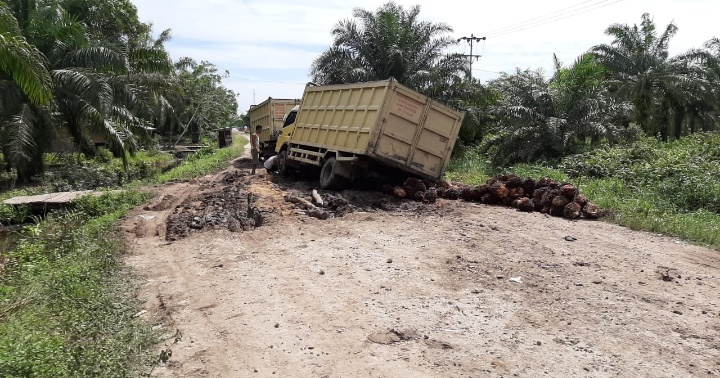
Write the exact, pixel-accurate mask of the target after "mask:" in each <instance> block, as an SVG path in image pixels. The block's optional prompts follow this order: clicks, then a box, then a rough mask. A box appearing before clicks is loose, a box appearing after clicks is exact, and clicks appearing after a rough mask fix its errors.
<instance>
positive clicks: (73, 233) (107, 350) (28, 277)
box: [0, 137, 246, 378]
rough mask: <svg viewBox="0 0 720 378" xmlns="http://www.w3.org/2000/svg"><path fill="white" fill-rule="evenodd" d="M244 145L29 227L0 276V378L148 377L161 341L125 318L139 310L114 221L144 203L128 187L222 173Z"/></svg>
mask: <svg viewBox="0 0 720 378" xmlns="http://www.w3.org/2000/svg"><path fill="white" fill-rule="evenodd" d="M245 144H246V140H245V139H244V138H242V137H239V138H237V139H236V140H235V141H234V144H233V146H232V147H230V148H225V149H221V150H218V149H215V148H208V149H206V150H204V151H202V152H201V153H198V154H195V155H194V156H193V157H192V158H190V159H187V160H186V162H185V163H184V164H182V165H181V166H178V167H176V168H174V169H173V170H170V171H168V172H166V173H165V174H161V175H157V176H155V177H153V178H150V179H146V180H144V181H141V180H136V181H135V182H133V183H132V184H131V185H125V189H127V190H125V191H123V192H120V193H111V192H108V193H106V194H103V195H102V196H99V197H91V196H86V197H82V198H80V199H79V200H78V203H77V206H76V208H75V209H74V210H72V211H63V212H59V213H54V214H50V215H49V216H48V217H47V218H46V219H45V220H43V221H42V222H40V223H39V224H37V225H34V226H30V227H28V228H27V229H26V230H25V231H24V232H23V235H22V236H21V237H20V240H19V241H17V243H18V244H17V246H16V247H15V248H14V249H13V250H11V251H9V252H7V255H6V256H7V257H9V259H10V260H9V261H10V262H9V263H8V264H7V265H5V267H4V269H3V270H2V271H0V376H2V377H3V378H4V377H53V378H54V377H140V376H147V374H148V372H149V371H151V369H152V367H153V366H154V364H155V363H156V361H157V356H156V355H154V350H155V345H156V344H157V342H158V341H160V340H161V338H162V337H163V335H161V334H159V331H153V330H152V328H151V325H150V324H147V323H145V322H143V321H141V320H140V319H138V318H136V317H135V316H134V314H136V313H137V312H138V310H139V308H140V304H139V303H138V302H137V301H136V300H133V299H132V298H131V296H130V295H129V293H131V292H132V291H134V290H135V287H134V285H133V279H132V277H131V274H130V272H128V270H127V269H126V267H125V265H124V262H123V255H124V254H125V252H126V250H127V246H125V245H124V243H123V239H122V237H121V235H120V234H119V230H117V223H118V221H119V220H120V219H121V218H122V217H123V216H124V215H125V213H126V212H127V211H128V210H129V209H131V208H133V207H135V206H138V205H140V204H142V203H144V202H145V201H147V199H148V198H149V196H150V194H148V193H144V192H142V191H140V190H137V188H136V189H132V188H135V187H138V186H140V185H142V184H143V183H144V182H148V181H152V182H167V181H170V180H178V179H191V178H195V177H199V176H202V175H204V174H207V173H209V172H212V171H215V170H218V169H222V168H225V167H227V165H228V161H229V160H231V159H234V158H236V157H238V156H239V155H240V154H241V153H242V151H243V147H244V145H245ZM32 190H34V189H30V190H25V191H12V192H5V193H2V194H0V198H7V197H11V196H14V195H22V194H29V193H30V192H31V191H32ZM0 211H2V208H0ZM1 214H2V213H1V212H0V216H1Z"/></svg>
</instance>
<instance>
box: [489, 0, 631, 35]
mask: <svg viewBox="0 0 720 378" xmlns="http://www.w3.org/2000/svg"><path fill="white" fill-rule="evenodd" d="M608 1H611V0H603V1H601V2H599V3H596V4H592V5H589V6H587V7H583V8H580V9H575V10H574V11H572V12H568V13H563V14H559V15H557V16H555V17H552V18H549V19H546V20H542V21H538V22H535V23H531V24H527V25H523V26H521V27H518V28H515V29H510V30H507V31H503V32H498V33H494V34H492V35H488V37H492V38H497V37H500V36H503V35H507V34H512V33H517V32H519V31H523V30H527V29H531V28H535V27H538V26H543V25H548V24H551V23H554V22H557V21H560V20H564V19H566V18H570V17H573V16H577V15H579V14H583V13H587V12H590V11H593V10H596V9H600V8H605V7H607V6H610V5H613V4H616V3H619V2H621V1H623V0H616V1H613V2H611V3H608V4H603V3H606V2H608ZM600 4H603V5H600Z"/></svg>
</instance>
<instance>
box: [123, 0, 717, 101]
mask: <svg viewBox="0 0 720 378" xmlns="http://www.w3.org/2000/svg"><path fill="white" fill-rule="evenodd" d="M385 2H386V1H380V0H364V1H362V2H359V1H346V0H324V1H322V2H320V1H310V0H295V1H292V2H290V1H282V0H262V1H260V0H206V1H197V0H193V1H190V0H133V3H134V4H135V5H136V6H137V8H138V13H139V16H140V19H141V21H144V22H150V23H152V24H153V30H154V31H155V33H159V32H160V31H162V30H164V29H172V35H173V38H172V40H171V41H170V42H168V43H167V44H166V47H167V49H168V50H169V52H170V54H171V56H172V58H173V59H175V60H176V59H179V58H180V57H183V56H190V57H192V58H194V59H195V60H197V61H202V60H207V61H210V62H212V63H214V64H215V65H216V66H217V67H218V69H219V70H220V71H221V72H222V71H224V70H228V71H229V72H230V77H228V78H227V79H225V80H224V84H225V86H227V87H228V88H230V89H232V90H234V91H235V92H236V93H237V94H238V104H239V111H240V112H245V111H247V109H248V108H249V107H250V105H251V104H253V103H258V102H261V101H263V100H265V99H267V98H268V97H270V96H271V97H275V98H300V97H302V91H303V88H304V85H305V83H306V82H307V81H309V80H310V78H309V70H310V65H311V63H312V61H313V59H315V58H316V57H317V56H318V55H319V54H320V53H321V52H322V51H323V50H324V49H326V48H327V47H328V46H329V45H330V44H331V43H332V38H331V35H330V30H331V29H332V27H333V26H334V25H335V24H337V22H338V21H339V20H341V19H345V18H350V16H351V14H352V10H353V8H356V7H361V8H364V9H368V10H375V9H376V8H378V7H379V6H380V5H382V4H383V3H385ZM395 2H396V3H397V4H401V5H403V6H405V7H410V6H412V5H416V4H417V5H420V6H421V12H420V18H421V19H423V20H428V21H434V22H444V23H446V24H448V25H450V26H451V27H452V28H453V29H454V33H453V36H454V37H456V38H459V37H463V36H470V34H471V33H472V34H474V35H475V36H488V38H487V40H486V41H484V42H479V43H478V44H476V45H475V47H474V51H473V53H474V54H477V53H481V54H482V55H483V56H482V58H481V59H480V60H479V61H476V62H474V63H473V71H474V72H473V74H474V76H475V77H478V78H480V79H482V80H490V79H493V78H495V77H497V76H498V73H499V72H512V71H514V69H515V67H520V68H523V69H525V68H533V69H534V68H544V69H545V70H546V71H547V72H549V73H550V72H551V70H552V67H553V66H552V56H553V53H555V54H557V56H558V58H559V59H560V60H561V61H562V62H565V63H570V62H572V61H573V60H574V59H575V58H576V57H577V56H578V55H580V54H581V53H582V52H584V51H585V50H587V49H588V48H589V47H591V46H593V45H596V44H599V43H608V42H610V40H609V38H608V37H607V36H605V35H604V33H603V32H604V30H605V29H606V28H607V27H608V26H609V25H610V24H613V23H623V24H625V23H627V24H631V25H632V24H634V23H639V22H640V16H641V15H642V14H643V13H650V14H651V15H652V16H653V17H654V19H655V22H656V24H657V25H658V26H659V27H661V28H664V27H665V26H666V25H667V24H668V23H669V22H671V21H674V22H675V24H676V25H677V26H678V27H679V32H678V34H677V36H676V37H675V38H674V39H673V40H672V42H671V45H670V48H671V52H672V53H678V52H682V51H685V50H687V49H689V48H692V47H700V45H701V44H702V43H703V42H705V41H707V40H709V39H710V38H712V37H716V36H717V37H720V30H718V29H716V28H715V25H716V20H715V18H716V15H717V14H718V11H720V2H718V0H654V1H653V0H575V1H568V0H552V1H551V0H544V1H543V0H514V1H474V2H467V1H466V0H443V1H437V0H436V1H429V0H415V1H405V0H396V1H395ZM544 15H547V16H545V17H542V16H544ZM526 21H527V22H526ZM469 47H470V46H469V45H468V44H467V43H460V44H458V45H457V46H456V47H455V48H453V49H452V50H451V51H452V52H461V53H465V54H469V53H470V49H469Z"/></svg>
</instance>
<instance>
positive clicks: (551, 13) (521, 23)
mask: <svg viewBox="0 0 720 378" xmlns="http://www.w3.org/2000/svg"><path fill="white" fill-rule="evenodd" d="M593 1H596V0H586V1H583V2H582V3H578V4H575V5H571V6H569V7H566V8H562V9H559V10H556V11H554V12H550V13H547V14H544V15H542V16H538V17H535V18H531V19H528V20H525V21H522V22H518V23H517V24H512V25H508V26H505V27H502V28H499V29H494V30H490V31H488V32H486V33H485V35H489V34H494V33H499V32H501V31H503V30H505V29H512V28H514V27H516V26H520V25H523V24H526V23H528V22H531V21H535V20H538V19H541V18H545V17H547V16H551V15H554V14H556V13H559V12H563V11H566V10H568V9H572V8H576V7H579V6H580V5H583V4H585V3H590V2H593Z"/></svg>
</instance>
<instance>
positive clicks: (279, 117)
mask: <svg viewBox="0 0 720 378" xmlns="http://www.w3.org/2000/svg"><path fill="white" fill-rule="evenodd" d="M298 103H300V100H297V99H278V98H272V97H268V99H267V100H265V101H263V102H261V103H259V104H257V105H251V106H250V110H248V116H249V118H250V122H249V123H250V125H249V130H248V132H250V133H254V132H255V127H256V126H258V125H259V126H262V128H263V130H262V132H261V133H260V154H261V156H265V157H267V156H271V155H275V142H276V141H277V136H278V134H280V130H281V129H282V126H283V117H284V116H285V114H288V112H290V110H292V108H293V107H294V106H295V105H297V104H298Z"/></svg>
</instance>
